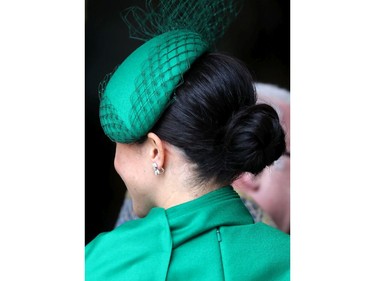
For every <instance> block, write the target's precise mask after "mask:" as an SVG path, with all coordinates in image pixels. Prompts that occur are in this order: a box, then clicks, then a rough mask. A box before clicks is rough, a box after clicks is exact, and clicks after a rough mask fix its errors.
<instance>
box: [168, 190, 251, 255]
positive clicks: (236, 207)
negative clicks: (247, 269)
mask: <svg viewBox="0 0 375 281" xmlns="http://www.w3.org/2000/svg"><path fill="white" fill-rule="evenodd" d="M166 215H167V219H168V223H169V227H170V231H171V237H172V240H173V241H172V242H173V248H176V247H178V246H179V245H181V244H183V243H184V242H186V241H187V240H189V239H191V238H193V237H195V236H197V235H199V234H201V233H204V232H206V231H208V230H210V229H214V228H216V227H220V226H233V225H244V224H253V223H254V221H253V218H252V217H251V215H250V213H249V211H248V210H247V209H246V207H245V206H244V204H243V203H242V201H241V199H240V197H239V196H238V194H237V193H236V192H235V191H234V190H233V188H232V186H225V187H221V188H219V189H217V190H215V191H212V192H209V193H207V194H205V195H203V196H201V197H199V198H197V199H195V200H192V201H189V202H187V203H184V204H181V205H178V206H174V207H172V208H169V209H167V210H166Z"/></svg>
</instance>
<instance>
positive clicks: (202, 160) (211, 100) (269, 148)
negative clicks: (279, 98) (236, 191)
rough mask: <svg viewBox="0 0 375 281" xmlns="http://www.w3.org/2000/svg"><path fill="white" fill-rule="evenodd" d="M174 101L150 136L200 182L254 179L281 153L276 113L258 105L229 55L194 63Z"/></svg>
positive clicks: (248, 78) (244, 70) (242, 69)
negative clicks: (246, 175)
mask: <svg viewBox="0 0 375 281" xmlns="http://www.w3.org/2000/svg"><path fill="white" fill-rule="evenodd" d="M173 99H174V101H173V103H172V104H171V105H170V106H169V107H168V108H167V110H166V111H165V112H164V113H163V115H162V116H161V118H160V119H159V120H158V122H157V123H156V124H155V126H154V127H153V129H152V130H151V131H152V132H154V133H156V134H157V135H158V136H159V137H160V138H161V139H162V140H164V141H166V142H168V143H170V144H172V145H174V146H176V147H178V148H180V149H182V150H183V151H184V153H185V154H186V157H187V159H188V161H190V162H192V163H194V164H196V174H197V180H198V181H199V182H204V181H210V180H213V181H215V182H216V183H218V184H223V185H227V184H230V183H231V182H232V181H233V180H235V179H236V178H237V177H238V176H239V175H240V174H242V173H243V172H250V173H252V174H258V173H260V172H261V171H262V170H263V169H264V168H265V167H266V166H269V165H271V164H272V163H273V162H274V161H275V160H277V159H278V158H279V157H280V156H281V155H282V153H283V152H284V151H285V134H284V131H283V129H282V127H281V125H280V122H279V118H278V115H277V113H276V111H275V110H274V109H273V108H272V107H271V106H269V105H266V104H256V100H257V96H256V91H255V87H254V84H253V80H252V77H251V75H250V72H249V71H248V69H247V67H246V66H245V65H244V64H242V63H241V62H240V61H238V60H236V59H234V58H232V57H230V56H228V55H224V54H220V53H206V54H204V55H202V56H201V57H200V58H198V59H197V60H196V61H195V62H194V63H193V64H192V65H191V68H190V69H189V70H188V71H187V72H186V73H185V74H184V76H183V83H181V85H180V86H179V87H178V88H177V89H176V92H175V96H174V98H173Z"/></svg>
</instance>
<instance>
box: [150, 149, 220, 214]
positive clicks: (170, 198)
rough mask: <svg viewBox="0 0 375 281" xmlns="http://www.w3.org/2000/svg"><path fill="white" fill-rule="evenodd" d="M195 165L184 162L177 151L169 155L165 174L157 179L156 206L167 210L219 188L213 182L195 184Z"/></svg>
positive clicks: (182, 155)
mask: <svg viewBox="0 0 375 281" xmlns="http://www.w3.org/2000/svg"><path fill="white" fill-rule="evenodd" d="M195 168H196V165H195V164H191V163H189V162H187V161H186V158H185V156H184V154H183V152H181V151H180V150H178V149H175V151H174V153H171V154H170V155H169V161H167V162H166V165H165V172H164V174H163V175H162V177H160V178H158V185H159V187H158V189H159V191H160V192H159V194H158V198H157V205H158V206H159V207H162V208H164V209H168V208H171V207H174V206H177V205H180V204H183V203H186V202H189V201H191V200H194V199H197V198H199V197H201V196H203V195H204V194H207V193H209V192H211V191H213V190H215V189H217V188H219V187H220V186H219V185H218V184H217V183H215V182H213V181H209V182H204V183H197V182H196V181H195V180H194V179H196V175H195V172H194V171H195Z"/></svg>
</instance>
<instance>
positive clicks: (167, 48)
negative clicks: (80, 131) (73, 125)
mask: <svg viewBox="0 0 375 281" xmlns="http://www.w3.org/2000/svg"><path fill="white" fill-rule="evenodd" d="M241 3H242V1H240V0H233V1H229V0H214V1H212V0H211V1H208V0H207V1H205V0H199V1H189V0H182V1H176V0H169V1H166V0H160V1H157V3H156V4H153V1H151V0H147V2H146V10H142V9H140V8H139V7H132V8H129V9H127V10H125V11H124V12H123V13H122V17H123V19H124V21H125V23H126V24H127V25H128V27H129V33H130V36H131V37H132V38H137V39H140V40H143V41H146V42H145V43H144V44H143V45H142V46H140V47H139V48H138V49H137V50H135V51H134V52H133V53H132V54H131V55H130V56H129V57H128V58H127V59H125V60H124V62H122V63H121V65H119V66H118V67H117V68H116V69H115V70H114V71H113V72H112V73H111V74H108V75H107V76H106V77H105V78H104V80H103V81H102V83H100V85H99V95H100V99H101V101H100V108H99V116H100V122H101V125H102V128H103V130H104V132H105V134H106V135H107V136H108V137H109V138H110V139H111V140H112V141H116V142H122V143H131V142H135V141H137V140H139V139H140V138H142V137H143V136H145V135H146V134H147V133H148V131H149V130H150V129H151V128H152V126H153V125H154V124H155V123H156V122H157V120H158V119H159V118H160V116H161V115H162V113H163V112H164V110H165V109H166V108H167V107H168V106H169V104H170V103H171V96H172V94H173V92H174V90H175V89H176V87H177V86H178V85H179V84H180V83H182V75H183V74H184V73H185V72H186V71H187V70H188V69H189V68H190V65H191V64H192V63H193V62H194V61H195V59H196V58H198V57H199V56H200V55H202V54H203V53H204V52H205V51H207V50H208V49H209V48H210V47H212V46H213V44H214V43H215V41H216V40H217V39H218V38H220V37H221V36H222V35H223V34H224V32H225V30H226V28H227V27H228V26H229V24H230V23H231V22H232V21H233V19H234V18H235V17H236V15H237V14H238V12H239V10H240V7H241Z"/></svg>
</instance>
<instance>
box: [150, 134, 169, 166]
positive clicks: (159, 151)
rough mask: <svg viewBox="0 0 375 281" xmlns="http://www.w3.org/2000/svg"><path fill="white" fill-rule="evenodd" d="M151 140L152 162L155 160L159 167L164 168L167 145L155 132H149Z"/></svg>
mask: <svg viewBox="0 0 375 281" xmlns="http://www.w3.org/2000/svg"><path fill="white" fill-rule="evenodd" d="M147 138H148V142H149V145H150V146H149V152H148V153H149V157H150V159H151V161H152V162H155V163H156V164H157V165H158V167H160V168H163V166H164V160H165V154H166V151H165V146H164V143H163V142H162V140H161V139H160V138H159V137H158V136H157V135H156V134H154V133H148V134H147Z"/></svg>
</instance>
